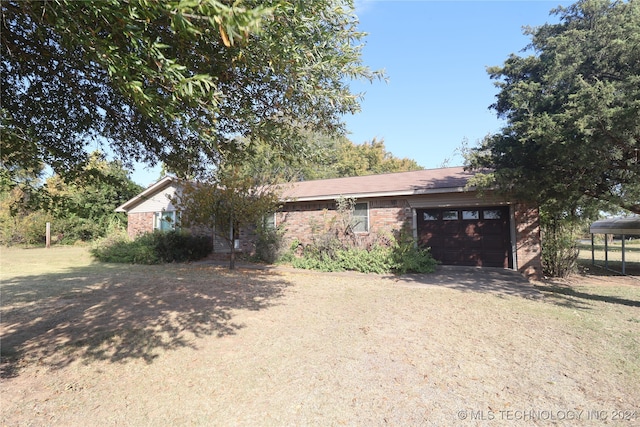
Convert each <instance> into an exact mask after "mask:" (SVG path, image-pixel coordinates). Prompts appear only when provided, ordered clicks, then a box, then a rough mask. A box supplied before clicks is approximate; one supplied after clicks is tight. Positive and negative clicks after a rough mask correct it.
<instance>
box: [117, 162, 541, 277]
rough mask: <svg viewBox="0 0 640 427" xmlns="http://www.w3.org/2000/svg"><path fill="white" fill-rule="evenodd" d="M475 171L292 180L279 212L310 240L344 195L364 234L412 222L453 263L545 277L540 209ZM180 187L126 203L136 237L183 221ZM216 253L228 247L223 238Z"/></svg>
mask: <svg viewBox="0 0 640 427" xmlns="http://www.w3.org/2000/svg"><path fill="white" fill-rule="evenodd" d="M472 176H473V173H472V172H467V171H465V170H464V169H463V168H462V167H454V168H442V169H427V170H420V171H412V172H400V173H390V174H380V175H369V176H358V177H349V178H334V179H323V180H316V181H303V182H296V183H291V184H289V185H287V186H285V187H284V188H283V196H282V197H283V207H282V209H281V210H280V211H279V212H276V213H275V214H274V218H273V219H274V222H275V225H277V226H279V227H281V228H283V229H284V230H285V238H287V239H289V240H293V239H297V240H299V241H300V242H302V243H308V242H309V241H310V239H311V237H312V235H313V232H314V227H317V226H318V225H319V224H322V223H324V222H326V221H327V219H328V218H330V217H331V216H332V215H334V214H335V210H336V200H337V199H338V198H340V197H345V198H353V199H355V202H356V204H355V209H354V218H356V219H357V221H356V223H355V224H356V226H355V228H354V231H355V232H356V234H357V235H358V236H360V237H362V238H366V237H367V236H371V235H374V234H375V235H380V234H383V233H391V232H393V231H394V230H399V229H401V228H402V227H403V226H408V227H409V229H410V231H411V233H412V234H413V236H414V237H415V238H416V239H417V240H418V242H419V244H420V245H423V246H426V247H430V248H431V252H432V254H433V256H434V258H436V259H437V260H439V261H440V262H441V263H442V264H445V265H473V266H488V267H501V268H510V269H514V270H518V271H520V272H521V273H522V274H524V275H526V276H527V277H538V276H540V275H541V272H542V268H541V244H540V226H539V217H538V209H537V208H536V207H533V206H528V205H527V204H523V203H519V202H514V201H511V200H508V199H506V198H503V197H499V196H498V195H496V194H493V193H491V192H484V193H483V194H482V195H479V194H478V193H476V192H475V191H473V190H468V189H466V188H465V186H466V184H467V181H468V180H469V178H470V177H472ZM176 191H179V182H178V181H177V180H176V179H175V178H171V177H165V178H163V179H162V180H160V181H158V182H157V183H155V184H153V185H151V186H150V187H149V188H147V189H146V190H144V191H143V192H142V193H140V194H139V195H138V196H136V197H135V198H133V199H131V200H129V201H128V202H126V203H124V204H123V205H122V206H120V207H118V209H117V211H119V212H127V214H128V218H129V225H128V232H129V235H130V236H131V237H134V236H135V235H137V234H140V233H143V232H147V231H152V230H154V229H166V228H169V227H170V224H171V223H172V221H174V220H175V218H176V212H175V207H174V206H172V205H171V203H170V200H169V198H170V197H171V196H172V195H174V194H175V192H176ZM239 240H240V241H239V248H240V249H241V250H244V251H251V250H252V242H251V240H252V236H251V234H250V233H248V232H241V233H240V239H239ZM214 242H216V243H214V250H215V251H224V250H226V246H225V245H224V244H223V243H222V242H221V239H219V238H218V239H216V238H215V233H214Z"/></svg>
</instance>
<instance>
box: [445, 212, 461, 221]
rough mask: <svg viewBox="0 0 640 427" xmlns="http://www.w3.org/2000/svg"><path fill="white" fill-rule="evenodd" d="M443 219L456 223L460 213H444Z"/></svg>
mask: <svg viewBox="0 0 640 427" xmlns="http://www.w3.org/2000/svg"><path fill="white" fill-rule="evenodd" d="M442 219H443V220H445V221H455V220H457V219H458V211H443V212H442Z"/></svg>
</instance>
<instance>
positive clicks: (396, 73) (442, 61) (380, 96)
mask: <svg viewBox="0 0 640 427" xmlns="http://www.w3.org/2000/svg"><path fill="white" fill-rule="evenodd" d="M571 3H572V2H571V1H562V0H553V1H546V0H545V1H542V0H539V1H520V0H510V1H507V0H505V1H428V0H413V1H410V0H405V1H397V0H357V1H356V12H357V14H358V17H359V19H360V26H359V28H360V30H362V31H365V32H367V33H368V36H367V38H366V46H365V47H364V50H363V59H364V63H365V64H366V65H368V66H369V67H370V68H372V69H384V70H385V71H386V74H387V76H388V82H387V83H385V82H375V83H373V84H369V83H356V84H354V85H353V90H354V91H355V92H366V93H365V98H364V100H363V102H362V111H361V112H360V113H359V114H357V115H355V116H347V117H345V122H346V123H347V128H348V129H349V131H350V132H351V133H350V135H348V137H349V139H350V140H351V141H353V142H355V143H357V144H360V143H363V142H365V141H370V140H371V139H372V138H374V137H375V138H378V139H383V140H384V142H385V146H386V148H387V151H390V152H391V153H392V154H393V155H394V156H396V157H408V158H410V159H414V160H415V161H416V162H418V164H419V165H421V166H423V167H425V168H436V167H440V166H441V165H442V163H443V161H444V160H445V159H447V158H449V159H450V163H449V165H450V166H454V165H459V164H461V163H462V159H461V158H460V157H459V156H458V157H455V156H454V150H455V149H456V148H457V147H459V146H460V144H461V142H462V140H463V139H464V138H466V139H468V141H469V143H470V144H472V145H473V144H475V142H476V141H478V140H480V139H481V138H482V137H484V136H485V135H486V134H488V133H491V132H496V131H498V130H499V129H500V126H501V124H500V121H499V120H498V119H497V118H496V116H495V114H494V113H493V111H491V110H489V109H488V107H489V105H491V104H492V102H493V100H494V96H495V94H496V93H497V90H496V88H495V87H494V86H493V82H492V81H491V80H490V79H489V76H488V75H487V72H486V67H487V66H492V65H501V64H502V63H503V62H504V60H505V59H507V57H508V56H509V54H511V53H519V51H520V50H521V49H523V48H524V47H525V46H526V45H527V44H528V43H529V38H528V37H526V36H524V35H523V34H522V27H523V26H526V25H529V26H537V25H542V24H544V23H545V22H557V17H556V16H550V15H549V11H550V10H551V9H553V8H555V7H557V6H558V5H562V6H565V7H566V6H568V5H570V4H571ZM159 173H160V172H159V168H153V169H151V170H145V168H144V167H143V166H139V167H137V169H136V171H135V172H134V173H133V175H132V177H133V180H134V181H136V182H138V183H139V184H142V185H145V186H146V185H149V184H151V183H152V182H154V181H155V180H157V179H158V178H159Z"/></svg>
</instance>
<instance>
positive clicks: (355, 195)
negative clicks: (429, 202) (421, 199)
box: [282, 187, 475, 203]
mask: <svg viewBox="0 0 640 427" xmlns="http://www.w3.org/2000/svg"><path fill="white" fill-rule="evenodd" d="M474 190H475V188H467V187H448V188H429V189H420V190H406V191H386V192H375V193H344V194H324V195H318V196H306V197H285V198H284V199H283V200H282V201H283V202H284V203H293V202H314V201H319V200H336V199H338V198H340V197H349V198H354V199H372V198H377V197H406V196H423V195H427V194H444V193H464V192H471V191H474Z"/></svg>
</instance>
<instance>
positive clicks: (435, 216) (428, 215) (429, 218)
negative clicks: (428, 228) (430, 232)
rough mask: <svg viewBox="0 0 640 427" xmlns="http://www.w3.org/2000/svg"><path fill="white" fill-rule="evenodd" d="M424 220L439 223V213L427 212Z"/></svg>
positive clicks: (423, 215) (423, 217)
mask: <svg viewBox="0 0 640 427" xmlns="http://www.w3.org/2000/svg"><path fill="white" fill-rule="evenodd" d="M422 219H423V220H425V221H437V220H438V211H425V212H423V213H422Z"/></svg>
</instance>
